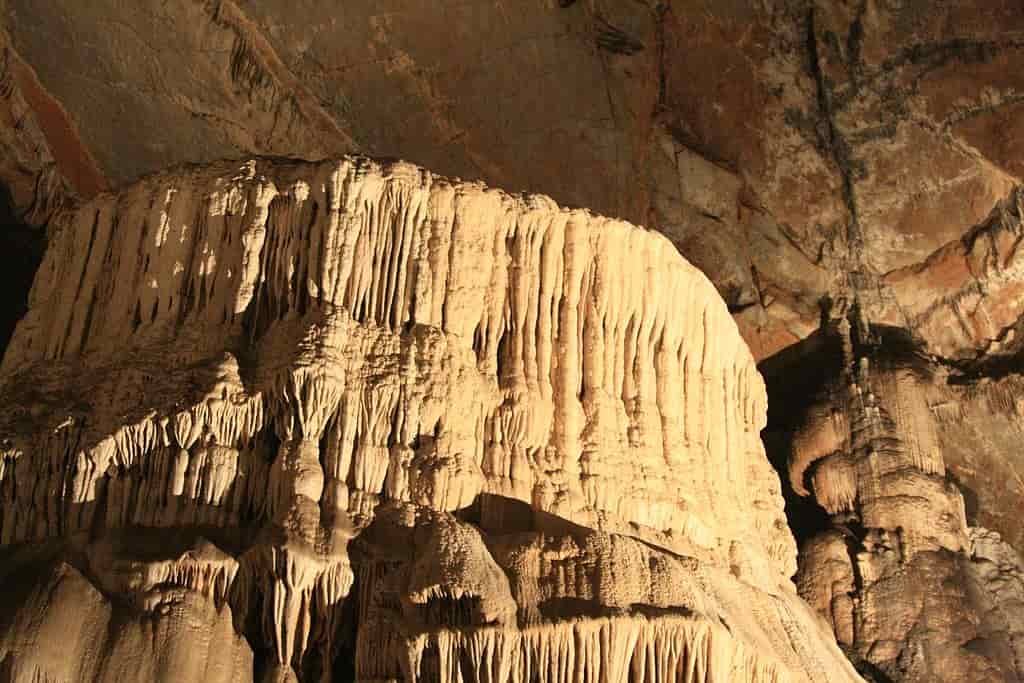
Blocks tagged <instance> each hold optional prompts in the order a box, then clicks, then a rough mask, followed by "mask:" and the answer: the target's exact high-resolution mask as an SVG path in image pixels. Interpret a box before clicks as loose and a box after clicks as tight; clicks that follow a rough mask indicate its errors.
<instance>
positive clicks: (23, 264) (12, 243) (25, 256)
mask: <svg viewBox="0 0 1024 683" xmlns="http://www.w3.org/2000/svg"><path fill="white" fill-rule="evenodd" d="M0 224H2V225H0V253H2V254H7V255H8V256H10V257H11V258H8V259H7V261H6V263H5V264H4V267H3V268H2V269H0V287H2V290H0V291H3V292H4V297H3V299H2V300H0V358H2V357H3V355H4V352H5V351H6V350H7V345H8V344H9V343H10V341H11V336H12V335H13V334H14V327H15V325H17V323H18V321H19V320H20V319H21V317H22V316H24V315H25V312H26V311H27V310H28V294H29V290H30V289H31V288H32V280H33V278H35V275H36V270H38V269H39V264H40V262H41V261H42V258H43V251H44V249H45V248H46V238H45V234H44V230H42V229H41V228H36V227H32V226H31V225H28V224H26V223H25V222H23V221H22V220H20V218H19V217H18V216H17V214H16V212H15V210H14V207H13V205H12V201H11V194H10V191H9V190H8V189H7V187H6V186H5V185H0Z"/></svg>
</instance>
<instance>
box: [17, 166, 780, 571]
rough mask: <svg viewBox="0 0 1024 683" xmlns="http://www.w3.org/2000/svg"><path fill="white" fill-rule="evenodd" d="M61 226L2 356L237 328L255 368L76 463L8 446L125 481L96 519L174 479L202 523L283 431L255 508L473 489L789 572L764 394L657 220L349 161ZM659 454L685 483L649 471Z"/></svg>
mask: <svg viewBox="0 0 1024 683" xmlns="http://www.w3.org/2000/svg"><path fill="white" fill-rule="evenodd" d="M60 223H61V225H62V226H63V227H62V228H61V229H60V230H58V231H57V234H56V235H55V239H54V240H53V243H52V244H51V247H50V248H49V249H48V251H47V254H46V257H45V260H44V264H43V265H42V267H41V269H40V274H39V276H38V278H37V281H36V284H35V286H34V290H33V295H32V301H31V305H30V311H29V314H28V316H27V317H26V319H25V321H23V323H22V324H21V325H20V326H19V329H18V332H17V334H16V335H15V339H14V341H13V342H12V345H11V347H10V350H9V352H8V354H7V356H6V357H5V361H4V362H5V364H4V368H5V370H14V369H24V368H27V367H29V366H31V365H32V363H34V362H39V361H44V362H45V361H48V360H52V359H68V360H70V359H75V358H81V362H84V363H99V362H102V361H103V359H104V358H106V357H107V356H109V354H110V353H111V352H112V350H113V349H122V348H123V347H124V345H125V343H126V342H127V343H128V344H129V345H133V346H139V347H140V348H141V347H146V348H153V347H154V346H155V347H157V348H161V346H160V345H163V344H167V345H171V346H174V347H175V349H176V350H175V353H176V354H177V355H182V354H186V351H183V350H182V349H186V350H187V349H188V348H189V346H188V345H189V344H195V345H196V353H197V354H203V353H210V352H213V353H221V352H223V349H224V348H225V345H227V344H229V343H230V344H238V343H242V344H247V345H248V346H249V347H250V349H249V351H251V352H252V357H254V358H257V359H258V360H257V365H259V366H260V367H258V368H256V369H255V371H254V372H253V375H254V376H259V377H264V376H267V377H270V378H271V379H269V380H268V381H267V382H266V383H265V385H264V386H263V387H262V388H261V389H260V392H261V394H256V393H253V394H252V395H251V396H248V395H243V396H242V398H241V399H240V400H241V403H238V402H231V401H225V404H226V405H225V406H223V407H221V406H218V405H215V404H216V403H217V401H218V400H221V399H218V398H210V399H209V400H206V401H202V402H200V403H198V404H197V407H196V408H194V409H193V410H192V411H188V412H186V413H183V414H178V415H174V416H168V417H167V418H166V424H165V423H164V422H163V421H162V420H163V418H160V419H157V418H153V419H151V420H144V421H142V422H140V423H139V424H138V425H137V426H136V427H131V428H122V427H121V426H120V425H116V426H112V427H111V433H112V434H113V435H112V436H110V437H109V438H105V439H104V440H103V441H102V442H101V443H100V444H99V445H97V446H95V447H91V448H88V449H85V450H75V452H74V453H73V454H72V455H71V458H72V459H73V460H74V461H75V462H74V464H73V465H72V464H70V463H69V461H68V455H66V454H64V453H63V452H60V453H58V451H61V449H60V448H57V449H56V450H55V451H54V455H53V456H52V457H51V456H50V455H48V454H46V453H45V451H47V447H45V446H42V447H41V446H39V444H35V443H33V444H31V447H30V448H24V449H23V450H25V452H27V453H28V452H29V451H32V452H31V453H30V456H31V458H30V459H31V460H32V461H33V462H34V463H37V462H38V461H39V460H40V459H42V460H46V461H52V462H53V465H52V466H51V467H49V471H51V472H56V473H57V474H56V475H54V476H55V477H56V479H55V480H54V481H51V482H48V483H47V484H46V485H45V486H42V487H41V489H40V490H44V489H45V490H47V491H53V492H57V495H56V498H57V499H58V500H61V499H62V498H63V499H69V500H70V501H71V502H72V504H73V505H81V504H85V503H88V502H89V501H94V500H97V499H98V498H99V489H100V488H102V487H103V486H104V485H106V481H107V480H108V479H109V480H110V481H115V480H119V481H122V484H123V485H121V484H119V485H116V486H113V487H111V490H112V491H113V490H114V489H115V488H117V486H120V487H121V489H124V490H123V491H122V492H119V493H117V499H116V501H115V502H116V507H117V508H119V509H120V512H117V511H115V512H114V513H111V514H112V515H113V516H112V520H113V523H116V521H117V520H126V519H132V520H133V521H139V514H141V513H135V512H133V508H134V507H137V503H136V502H135V501H138V500H139V498H140V495H141V494H140V493H139V492H141V491H143V490H145V495H150V494H151V493H154V492H157V493H160V492H161V490H162V487H164V486H166V488H167V492H166V493H160V495H161V498H162V499H167V498H168V497H170V498H188V499H190V500H198V501H201V504H202V505H203V506H205V508H206V512H204V513H203V515H201V516H200V517H199V518H197V519H201V520H202V521H204V522H210V523H220V521H221V518H220V517H218V515H217V514H214V513H213V512H210V510H211V509H220V508H223V507H224V505H225V504H228V505H229V506H230V504H231V501H232V486H231V485H230V480H231V474H232V472H234V473H235V478H236V479H237V478H239V476H241V474H242V473H243V471H244V468H243V462H244V461H246V459H247V458H246V456H245V455H244V454H245V453H246V451H247V449H248V447H249V443H250V442H255V441H258V440H259V439H258V438H257V437H258V435H260V434H262V433H263V432H264V431H266V430H267V429H270V428H272V429H273V431H274V433H275V437H276V438H277V439H278V440H279V441H280V442H281V444H282V445H281V448H280V449H279V452H278V453H277V454H274V453H272V454H270V456H269V457H270V458H271V459H273V460H274V463H275V465H274V470H273V471H272V472H271V473H270V474H269V475H266V476H269V478H270V479H272V480H274V481H271V482H269V483H267V484H266V486H267V487H268V489H267V490H266V491H265V492H264V493H262V494H259V495H258V496H257V497H258V500H259V501H260V502H259V503H258V504H256V505H255V506H251V507H253V509H255V511H256V512H257V513H259V514H262V513H263V512H266V513H267V514H268V515H269V516H270V517H272V518H275V519H278V520H284V518H285V517H287V516H289V515H291V516H294V513H295V510H291V511H290V512H289V510H290V509H291V508H292V507H294V506H292V504H291V502H290V501H289V498H290V497H292V496H293V495H302V496H304V497H306V498H309V499H311V500H315V501H316V502H319V499H320V498H323V499H324V501H325V502H326V503H327V507H328V508H329V509H334V510H339V511H340V510H342V509H345V508H347V511H348V512H349V513H352V514H355V516H357V517H369V515H370V514H372V510H373V508H374V507H375V505H376V504H377V503H379V502H380V500H381V499H388V498H391V499H399V500H409V501H412V502H416V503H418V504H422V505H428V506H430V507H434V508H439V509H447V510H453V509H458V508H460V507H465V506H466V505H468V504H470V503H471V502H472V501H473V500H474V499H475V498H476V496H477V495H478V494H479V493H480V492H481V491H490V492H493V493H495V494H498V495H503V496H508V497H512V498H517V499H520V500H524V501H526V502H528V503H530V504H531V505H534V506H536V507H539V508H542V509H545V510H549V511H551V512H554V513H556V514H559V515H562V516H565V517H568V518H571V519H575V520H577V521H579V522H581V523H587V524H591V523H595V522H596V520H597V519H598V518H601V519H605V520H609V523H615V524H618V525H620V526H622V527H623V528H624V527H625V526H626V525H629V524H637V525H640V526H641V527H643V528H648V529H652V530H656V531H657V532H659V533H660V532H671V533H674V534H675V535H676V537H684V536H685V537H686V538H688V539H689V540H691V541H693V542H694V543H696V544H697V545H700V546H703V547H705V550H706V552H717V553H719V554H721V555H723V557H724V555H725V554H726V553H727V552H728V550H727V549H728V543H724V542H723V539H722V538H721V537H723V536H725V537H729V536H732V537H737V538H738V537H746V536H751V537H753V536H757V535H758V534H767V535H768V536H771V538H772V542H771V543H770V544H769V545H770V546H771V549H772V553H773V554H772V556H771V558H770V559H771V561H772V564H774V565H778V567H779V571H780V573H783V574H786V573H788V572H789V571H790V570H791V564H792V555H793V552H792V548H791V547H789V545H790V544H788V542H783V541H780V540H779V539H777V538H775V537H776V536H777V535H778V533H779V531H778V529H777V526H778V525H777V524H776V522H777V521H778V519H779V518H781V509H780V505H779V504H778V501H777V500H775V499H776V498H777V495H776V494H777V490H776V489H777V482H776V481H775V475H774V473H773V472H772V471H771V469H770V468H769V467H768V465H767V463H766V462H764V457H763V450H762V447H761V445H760V441H759V438H758V431H759V429H760V428H761V427H762V426H763V425H764V419H765V412H766V411H765V392H764V386H763V382H762V381H761V378H760V375H759V374H758V372H757V369H756V367H755V365H754V363H753V360H752V358H751V357H750V354H749V352H748V351H747V349H746V348H745V346H744V345H743V342H742V339H741V338H740V336H739V334H738V332H737V330H736V327H735V324H734V323H733V321H732V319H731V317H730V316H729V314H728V311H727V309H726V307H725V306H724V304H723V303H722V301H721V300H720V299H719V297H718V296H717V294H716V293H715V291H714V288H713V286H712V285H711V284H710V283H709V282H708V281H707V279H706V278H705V277H704V276H703V275H701V274H700V273H699V272H698V271H697V270H695V269H694V268H692V267H691V266H689V265H688V264H687V263H686V262H685V261H683V260H682V259H681V258H680V257H679V255H678V253H677V252H676V250H675V249H674V247H673V246H672V245H671V243H669V242H668V241H667V240H665V239H664V238H663V237H661V236H660V235H657V234H655V233H650V232H647V231H644V230H642V229H639V228H636V227H634V226H631V225H628V224H626V223H623V222H621V221H615V220H610V219H606V218H601V217H596V216H593V215H591V214H590V213H588V212H586V211H583V210H571V211H570V210H563V209H561V208H559V207H557V206H556V205H555V204H554V203H553V202H551V200H549V199H547V198H543V197H512V196H509V195H507V194H504V193H502V192H500V191H497V190H491V189H487V188H485V187H483V186H481V185H478V184H469V183H465V184H460V183H453V182H450V181H447V180H445V179H441V178H437V177H434V176H432V175H431V174H430V173H428V172H426V171H422V170H421V169H418V168H415V167H413V166H410V165H408V164H401V163H398V164H392V165H390V166H386V167H382V166H380V165H378V164H375V163H374V162H371V161H368V160H365V159H356V158H350V159H344V160H342V161H340V162H324V163H320V164H275V163H274V162H251V163H248V164H245V165H244V166H243V167H242V168H241V170H237V169H233V168H230V167H225V166H220V167H213V168H207V169H194V170H190V171H187V172H179V173H178V174H176V175H168V176H156V177H153V178H151V179H148V180H147V181H145V182H143V183H141V184H139V185H137V186H135V187H134V188H132V189H130V190H128V191H126V192H125V193H123V194H121V195H119V196H116V197H114V196H102V197H99V198H97V199H95V200H93V201H92V202H90V203H89V204H86V205H84V206H82V207H80V208H78V209H77V210H76V211H75V212H73V213H71V214H68V215H64V216H62V218H61V221H60ZM127 225H133V226H137V229H132V230H125V229H124V228H123V226H127ZM108 254H109V255H111V256H110V258H108V257H107V255H108ZM296 330H298V332H296ZM186 355H187V354H186ZM195 360H197V359H190V362H194V361H195ZM383 378H388V379H387V381H384V380H383ZM196 411H207V412H208V413H209V414H202V415H198V414H196V415H193V414H192V413H193V412H196ZM220 416H223V419H221V417H220ZM129 432H130V433H129ZM325 435H326V436H325ZM23 441H24V440H22V442H23ZM321 444H323V448H324V452H323V453H320V448H321ZM214 446H216V447H217V448H213V447H214ZM76 448H77V447H76ZM161 449H166V450H167V451H168V452H167V453H163V451H161ZM197 449H199V450H198V451H197ZM203 449H206V450H203ZM224 449H234V450H236V451H238V453H239V455H238V456H235V455H232V454H231V452H230V450H224ZM200 451H201V452H200ZM147 453H155V454H158V455H156V456H155V459H156V460H157V461H158V462H157V463H155V464H150V463H146V462H144V461H145V460H146V457H143V456H144V454H147ZM159 453H163V454H162V455H159ZM186 453H187V455H186ZM314 461H316V462H314ZM164 462H167V463H169V464H167V465H164ZM29 467H31V468H33V469H41V468H39V467H38V465H37V464H33V465H30V466H29ZM254 467H256V465H254ZM666 467H668V468H669V470H670V471H672V472H679V473H682V476H681V478H675V477H671V476H669V477H665V476H660V475H659V476H654V475H652V474H651V473H652V472H659V471H662V470H664V469H665V468H666ZM147 468H148V469H147ZM154 468H155V469H156V470H158V471H157V472H156V474H153V475H152V476H151V475H149V474H147V475H145V476H143V477H142V478H143V479H146V480H147V482H148V483H146V484H145V485H143V484H141V483H138V482H137V481H136V479H138V477H139V475H138V472H139V471H140V469H143V470H146V471H147V472H148V471H153V470H154ZM321 468H322V469H321ZM165 470H166V471H165ZM71 472H73V474H70V473H71ZM260 476H264V475H262V473H260ZM150 479H153V481H149V480H150ZM67 480H71V481H70V484H69V485H65V484H64V482H65V481H67ZM156 480H160V481H156ZM147 487H148V488H147ZM18 488H19V490H21V489H22V488H23V487H21V486H20V485H19V486H18ZM252 488H253V487H252V486H249V485H247V490H251V489H252ZM129 489H131V490H130V491H129ZM710 491H720V492H721V491H724V492H725V494H724V495H716V496H711V495H709V494H708V493H707V492H710ZM761 491H767V493H766V494H765V495H766V497H765V499H764V500H760V499H759V496H760V493H755V495H753V496H752V495H750V494H751V493H752V492H761ZM60 492H63V493H60ZM25 495H28V494H25V493H24V492H23V491H22V492H20V493H17V494H16V495H15V497H22V496H25ZM33 495H34V494H33ZM754 499H758V500H754ZM40 500H42V497H41V498H40ZM264 501H265V502H264ZM86 506H87V505H86ZM25 514H28V513H25ZM32 514H35V513H32ZM190 514H191V513H190ZM751 516H753V517H755V518H756V519H755V522H754V524H753V525H751V524H750V518H751ZM5 517H6V515H5ZM144 517H145V515H143V519H142V520H141V521H142V523H148V522H146V521H145V519H144ZM698 517H699V519H698ZM223 519H233V517H230V516H228V517H224V518H223ZM85 523H86V520H83V521H81V522H80V523H79V522H76V523H75V524H72V525H71V526H80V525H82V524H85ZM185 523H188V522H187V521H186V522H185ZM5 524H6V522H5ZM17 525H21V523H20V522H19V523H18V524H17ZM17 525H16V526H17ZM23 526H25V527H26V528H27V527H30V526H31V527H38V521H37V520H31V521H29V522H25V524H24V525H23ZM57 526H60V525H57ZM752 529H753V530H754V531H752ZM710 530H716V531H714V532H713V531H710ZM47 533H49V531H46V532H43V531H39V530H38V528H36V529H34V530H33V531H26V530H22V531H16V532H12V533H11V534H10V535H9V537H10V538H27V537H29V536H36V537H38V536H40V535H46V534H47ZM745 544H746V545H748V546H750V547H751V548H753V547H754V546H755V545H756V543H754V542H753V541H752V540H751V541H750V542H745Z"/></svg>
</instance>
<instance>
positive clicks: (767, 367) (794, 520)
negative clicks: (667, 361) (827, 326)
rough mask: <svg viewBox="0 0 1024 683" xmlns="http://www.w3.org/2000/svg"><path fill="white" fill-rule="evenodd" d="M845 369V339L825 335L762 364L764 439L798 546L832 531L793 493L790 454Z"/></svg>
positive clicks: (807, 501) (812, 507) (808, 502)
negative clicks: (810, 413)
mask: <svg viewBox="0 0 1024 683" xmlns="http://www.w3.org/2000/svg"><path fill="white" fill-rule="evenodd" d="M842 365H843V353H842V345H841V342H840V340H839V338H838V337H837V336H835V335H832V334H829V333H827V332H825V331H823V330H821V329H819V330H818V331H816V332H814V333H813V334H811V335H810V336H809V337H807V338H806V339H804V340H803V341H800V342H798V343H796V344H794V345H792V346H789V347H787V348H785V349H783V350H782V351H780V352H778V353H777V354H775V355H774V356H771V357H769V358H766V359H764V360H762V361H761V362H760V363H759V364H758V370H760V372H761V375H762V376H763V377H764V382H765V387H766V389H767V391H768V424H767V426H766V427H765V428H764V431H763V432H762V433H761V437H762V439H763V440H764V446H765V451H766V453H767V455H768V460H769V461H770V462H771V464H772V467H774V468H775V470H776V471H777V472H778V473H779V478H780V479H781V483H782V495H783V498H784V499H785V501H786V521H787V523H788V524H789V528H790V531H792V532H793V536H795V537H796V542H797V545H798V546H800V545H802V544H803V542H804V541H805V540H807V539H808V538H810V537H812V536H814V535H815V534H817V533H819V532H821V531H824V530H826V529H827V528H829V517H828V514H827V513H826V512H825V511H824V510H823V509H822V508H821V507H820V506H818V504H817V503H816V502H814V500H813V499H811V498H805V497H803V496H800V495H798V494H797V493H796V492H795V491H794V490H793V487H792V485H791V484H790V482H789V474H788V461H789V450H790V447H791V444H792V443H793V434H794V432H795V431H796V430H797V429H798V428H799V427H800V420H801V419H802V418H803V415H804V414H805V413H806V410H807V408H808V407H810V406H811V404H812V403H813V402H814V401H815V400H816V399H817V398H818V397H820V396H821V395H822V392H824V391H826V390H827V386H828V382H829V381H830V380H832V379H834V378H835V377H838V376H839V375H840V374H841V371H842Z"/></svg>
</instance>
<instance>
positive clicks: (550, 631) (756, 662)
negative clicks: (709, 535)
mask: <svg viewBox="0 0 1024 683" xmlns="http://www.w3.org/2000/svg"><path fill="white" fill-rule="evenodd" d="M407 652H408V654H407V661H405V662H402V666H403V671H402V675H403V677H404V678H405V679H406V680H409V681H458V680H489V681H494V682H495V683H512V682H513V681H538V682H539V683H571V682H573V681H608V683H626V682H627V681H637V682H639V683H668V682H673V683H675V682H685V683H709V682H710V681H716V680H726V679H728V680H730V681H737V682H739V681H742V682H745V683H779V682H781V681H785V680H788V677H787V676H786V674H785V672H784V671H783V670H782V669H780V668H779V667H778V666H777V665H776V664H775V663H773V662H771V661H770V660H765V659H763V658H762V657H759V656H758V655H757V654H755V653H754V652H752V651H750V650H748V649H746V648H745V647H743V646H742V645H741V644H740V643H739V642H737V641H736V640H735V639H733V638H732V637H731V636H730V635H729V634H728V633H727V632H726V631H724V630H721V629H717V628H714V627H712V626H710V625H709V624H707V623H706V622H701V621H698V620H692V619H687V618H683V617H672V616H665V617H654V618H645V617H639V616H632V617H616V618H600V619H591V620H586V621H572V622H561V623H557V624H549V625H545V626H537V627H532V628H527V629H523V630H518V629H505V628H483V629H476V630H474V631H472V632H466V631H455V630H447V629H445V630H440V631H438V632H436V633H428V634H423V635H421V636H419V637H417V638H415V639H414V640H412V641H411V642H410V643H409V645H408V650H407ZM380 666H381V668H382V669H383V670H389V669H390V668H391V667H392V666H393V663H391V662H381V663H380ZM359 675H360V676H362V677H364V678H367V679H373V678H375V677H376V674H375V672H373V671H360V672H359Z"/></svg>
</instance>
